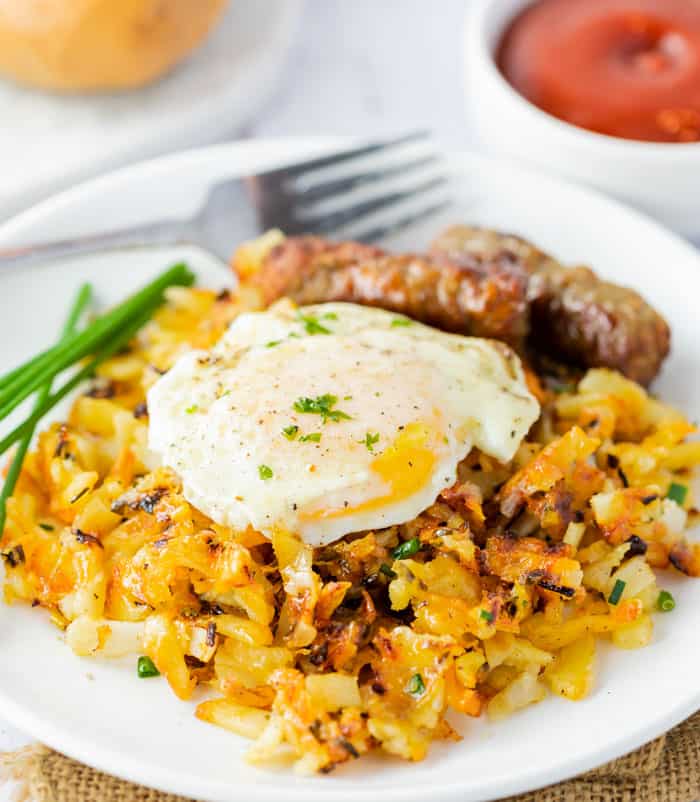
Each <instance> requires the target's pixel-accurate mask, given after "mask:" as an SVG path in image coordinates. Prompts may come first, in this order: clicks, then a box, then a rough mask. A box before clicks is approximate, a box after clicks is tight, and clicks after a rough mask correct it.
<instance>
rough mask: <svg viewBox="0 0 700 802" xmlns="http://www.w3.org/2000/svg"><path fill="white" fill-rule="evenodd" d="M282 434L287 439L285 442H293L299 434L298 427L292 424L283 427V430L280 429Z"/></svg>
mask: <svg viewBox="0 0 700 802" xmlns="http://www.w3.org/2000/svg"><path fill="white" fill-rule="evenodd" d="M282 434H283V435H284V436H285V437H286V438H287V440H294V438H295V437H296V436H297V435H298V434H299V427H298V426H295V425H294V424H293V423H292V424H291V425H290V426H285V427H284V429H282Z"/></svg>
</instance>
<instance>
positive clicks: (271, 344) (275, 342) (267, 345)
mask: <svg viewBox="0 0 700 802" xmlns="http://www.w3.org/2000/svg"><path fill="white" fill-rule="evenodd" d="M281 342H282V340H270V342H267V343H265V348H274V347H275V346H276V345H279V344H280V343H281Z"/></svg>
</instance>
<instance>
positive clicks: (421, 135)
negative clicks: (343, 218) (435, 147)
mask: <svg viewBox="0 0 700 802" xmlns="http://www.w3.org/2000/svg"><path fill="white" fill-rule="evenodd" d="M429 136H430V133H429V131H413V132H411V133H410V134H404V135H403V136H399V137H396V138H395V139H388V140H386V141H384V142H374V143H372V144H371V145H362V146H360V147H357V148H351V149H349V150H342V151H340V153H333V154H331V155H330V156H321V157H319V158H317V159H310V160H309V161H305V162H301V163H299V164H292V165H290V166H289V167H283V168H281V169H280V170H279V172H280V173H284V174H285V176H286V177H288V178H298V177H299V176H301V175H303V174H305V173H309V172H311V171H312V170H320V169H321V168H322V167H331V166H335V165H337V164H342V163H343V162H347V161H350V160H351V159H357V158H359V157H360V156H370V155H371V154H373V153H383V152H384V151H387V150H389V149H391V148H397V147H400V146H401V145H407V144H409V143H410V142H420V141H421V140H424V139H427V138H428V137H429ZM274 172H278V171H274Z"/></svg>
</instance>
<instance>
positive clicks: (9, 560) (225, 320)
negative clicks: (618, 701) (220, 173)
mask: <svg viewBox="0 0 700 802" xmlns="http://www.w3.org/2000/svg"><path fill="white" fill-rule="evenodd" d="M281 236H282V235H281V234H279V233H273V234H270V235H269V236H268V237H267V238H266V239H264V240H261V241H259V242H257V244H254V245H250V246H248V247H247V248H244V249H243V250H241V251H240V252H239V254H238V257H237V261H238V264H239V267H240V272H241V274H242V275H244V276H245V275H246V274H249V273H252V272H254V271H255V269H256V264H257V263H258V262H259V260H260V258H261V254H263V253H264V252H265V251H266V250H267V249H269V248H271V247H274V245H275V244H276V243H277V242H279V241H280V238H281ZM256 303H257V300H256V299H255V298H254V297H249V296H247V295H246V292H245V287H244V288H243V289H242V290H241V292H240V293H237V294H235V295H234V294H232V293H229V292H224V293H221V294H219V295H215V294H214V293H212V292H208V291H205V290H198V289H194V290H192V289H183V288H177V289H173V290H170V291H169V293H168V304H167V305H166V306H165V307H164V308H163V309H162V310H161V311H160V312H159V313H158V314H157V315H156V317H155V319H154V320H153V321H152V322H151V323H150V324H149V325H148V326H147V327H146V328H145V329H144V330H143V332H142V333H141V335H140V336H139V338H138V340H137V341H135V342H134V343H133V344H132V346H131V348H130V350H129V352H128V353H125V354H121V355H119V356H118V357H116V358H114V359H112V360H109V361H108V362H106V363H105V364H104V365H102V366H101V367H100V368H99V376H98V377H97V379H96V381H95V384H94V386H93V387H91V388H90V389H89V390H88V391H87V392H86V393H85V394H84V395H82V396H80V397H78V398H77V399H75V401H74V403H73V406H72V409H71V411H70V414H69V415H68V418H67V420H66V421H65V423H57V424H54V425H52V426H50V427H49V428H48V429H46V430H45V431H44V432H42V433H41V435H40V436H39V438H38V442H37V445H36V448H35V450H34V451H33V452H31V453H30V454H29V455H28V457H27V458H26V460H25V464H24V467H23V470H22V473H21V476H20V477H19V481H18V483H17V486H16V489H15V492H14V495H13V497H12V498H11V499H10V500H9V501H8V504H7V524H6V527H5V531H4V533H3V541H2V554H3V557H4V559H5V564H6V579H5V599H6V600H7V601H8V602H24V603H28V604H32V605H34V606H38V607H41V608H44V609H45V610H46V611H48V613H49V615H50V617H51V620H52V622H53V623H55V624H56V625H57V626H58V627H59V628H60V629H62V630H65V635H64V637H65V640H66V643H67V644H68V646H69V647H70V648H72V649H73V650H74V652H75V653H76V654H78V655H81V656H85V657H87V658H89V657H93V656H102V657H109V656H120V655H125V654H133V655H138V654H144V655H147V656H149V657H150V658H151V659H152V660H153V662H154V663H155V666H156V667H157V669H158V671H159V672H160V673H161V674H162V675H163V676H164V678H165V681H167V682H168V683H169V684H170V686H171V688H172V690H173V691H174V693H175V694H177V696H178V697H180V698H181V699H189V698H191V696H192V694H193V692H194V690H195V688H196V687H197V686H199V685H202V686H205V687H206V688H208V689H209V690H210V692H212V693H215V694H216V695H217V698H214V699H208V700H207V701H204V702H202V703H200V704H199V706H198V707H197V716H198V717H199V718H200V719H201V720H203V721H206V722H210V723H213V724H216V725H218V726H220V727H224V728H226V729H228V730H231V731H232V732H234V733H236V734H237V735H239V736H243V737H245V738H250V739H253V740H254V745H253V747H252V749H251V752H250V760H251V761H253V762H255V763H258V764H268V763H270V762H275V761H279V760H285V761H289V760H291V761H293V762H294V763H295V766H296V769H297V770H298V771H301V772H316V771H323V772H326V771H330V770H331V769H333V768H334V767H335V766H337V765H339V764H341V763H344V762H346V761H348V760H353V759H356V758H358V757H360V756H362V755H364V754H366V753H367V752H370V751H372V750H375V749H383V750H384V751H385V752H388V753H390V754H392V755H397V756H400V757H402V758H404V759H407V760H420V759H422V758H423V757H424V756H425V754H426V753H427V751H428V749H429V747H430V744H431V742H432V741H433V740H435V739H444V738H455V737H457V736H456V735H455V733H454V732H453V731H452V729H451V728H450V727H449V725H448V724H447V722H446V720H445V716H446V713H447V712H448V710H450V709H452V710H456V711H458V712H460V713H463V714H466V715H470V716H478V715H480V714H481V713H482V712H483V711H488V715H489V716H490V717H491V718H494V719H498V718H502V717H504V716H508V715H511V714H513V713H514V712H515V711H517V710H519V709H521V708H523V707H525V706H526V705H529V704H531V703H534V702H537V701H539V700H541V699H542V698H543V697H544V696H545V695H546V694H547V693H548V692H549V691H551V692H552V693H555V694H558V695H560V696H562V697H564V698H566V699H571V700H578V699H582V698H584V697H585V696H586V695H587V694H588V693H589V692H590V690H591V688H592V687H593V686H594V684H595V683H596V682H598V681H602V682H604V678H603V679H602V680H598V679H597V677H596V661H595V655H596V648H597V647H596V644H597V642H598V641H599V640H600V639H609V640H610V641H611V643H612V644H614V645H615V646H618V647H620V648H623V649H630V648H639V647H642V646H645V645H646V644H648V643H649V642H650V640H651V639H652V637H653V617H654V614H655V612H656V605H657V600H658V594H659V591H660V587H663V573H662V572H663V571H666V570H671V571H675V572H679V571H680V572H682V573H685V574H687V575H689V576H698V575H699V574H700V553H698V546H697V545H696V544H694V543H692V542H690V541H689V540H688V539H687V538H686V533H685V530H686V527H687V520H688V514H689V511H691V510H692V509H693V507H694V501H693V498H692V491H691V489H690V476H691V470H692V468H693V466H695V465H697V464H699V463H700V443H698V442H695V441H692V440H691V441H689V440H687V438H688V436H689V435H690V434H692V432H693V427H692V426H691V425H690V424H689V423H688V422H687V421H686V420H685V419H684V418H683V416H682V415H681V414H680V413H678V412H677V411H675V410H673V409H671V408H670V407H668V406H666V405H664V404H663V403H662V402H660V401H658V400H656V399H653V398H651V397H650V396H649V395H648V394H647V393H646V392H645V391H644V390H643V389H642V388H641V387H639V386H637V385H636V384H634V383H633V382H630V381H629V380H627V379H625V378H623V377H622V376H620V375H618V374H616V373H613V372H611V371H608V370H590V371H589V372H588V373H587V374H586V375H585V376H584V377H583V378H582V380H581V381H580V382H579V384H578V387H576V388H574V389H573V390H572V392H568V393H564V394H560V395H556V394H554V393H550V392H548V391H547V390H544V389H542V387H540V385H539V384H537V386H538V388H539V395H540V397H541V400H542V417H541V419H540V421H539V422H538V424H537V425H536V426H535V427H534V428H533V431H532V432H531V434H530V436H529V437H528V439H527V440H526V441H525V442H524V443H523V444H522V446H521V448H520V449H519V450H518V453H517V454H516V457H515V458H514V460H513V462H512V463H510V464H507V465H501V464H498V463H496V462H495V461H494V460H493V459H492V458H489V457H487V456H486V455H484V454H480V453H479V452H478V451H473V452H472V453H471V454H470V455H469V456H468V457H467V458H466V459H465V460H464V462H463V463H462V464H461V465H460V468H459V479H458V482H457V484H456V485H455V486H454V487H452V488H450V489H449V490H446V491H445V492H444V493H443V495H442V496H441V497H440V498H439V499H437V500H436V503H435V504H434V505H433V506H432V507H430V508H429V509H427V510H426V511H425V512H424V513H423V514H421V515H420V516H419V517H418V518H416V519H415V520H414V521H410V522H408V523H406V524H403V525H401V526H394V527H390V528H388V529H385V530H381V531H375V532H361V533H357V534H355V535H350V536H347V537H346V538H343V539H342V540H340V541H339V542H337V543H333V544H331V545H329V546H325V547H322V548H318V549H312V548H311V547H310V546H308V545H305V544H303V543H302V542H300V541H299V540H298V539H297V538H296V537H294V536H293V535H290V534H289V533H286V532H278V533H276V534H275V536H274V537H273V538H272V542H269V541H268V540H266V539H265V538H264V537H262V536H261V535H260V534H259V533H257V532H254V531H252V530H250V529H248V530H246V531H233V530H230V529H227V528H225V527H221V526H218V525H217V524H215V523H213V522H212V521H211V520H209V519H208V518H207V517H206V516H204V515H202V514H201V513H199V512H198V511H197V510H196V509H194V508H193V507H192V506H191V505H190V504H189V503H188V502H187V501H186V499H185V498H184V496H183V493H182V488H181V486H180V482H179V480H178V478H177V477H176V476H175V475H174V474H173V473H171V472H170V471H168V470H164V469H161V468H157V467H156V466H154V465H152V464H149V463H150V457H149V455H148V452H147V450H146V447H145V444H146V434H147V410H146V408H145V404H144V399H145V393H146V391H147V389H148V388H149V387H150V385H151V384H152V383H153V382H154V381H155V380H156V378H157V377H158V375H160V373H161V372H163V371H165V370H167V369H168V368H169V367H170V365H172V364H173V362H174V361H175V360H176V359H177V358H178V356H179V355H180V354H182V353H183V352H184V351H185V350H187V349H188V348H191V347H199V348H207V347H210V346H211V345H213V343H214V342H215V341H216V340H217V339H218V338H219V337H220V336H221V334H222V333H223V331H224V330H225V328H226V327H227V325H228V324H229V323H230V322H231V321H232V320H233V319H234V318H235V316H236V315H237V314H238V313H239V312H240V311H241V310H243V309H246V308H254V307H255V304H256ZM532 381H533V382H536V377H534V375H533V379H532ZM673 484H680V485H683V487H684V488H687V493H686V494H685V497H684V498H683V500H682V503H680V504H679V503H678V502H677V501H676V500H673V499H672V498H667V497H666V496H667V494H668V492H669V488H670V487H671V486H672V485H673ZM413 539H416V540H417V542H418V545H419V548H418V550H417V551H416V552H415V553H412V554H411V556H410V557H408V558H406V559H395V557H394V556H393V552H394V549H395V548H396V546H397V545H398V544H399V543H402V542H406V541H409V540H413ZM135 681H137V680H135Z"/></svg>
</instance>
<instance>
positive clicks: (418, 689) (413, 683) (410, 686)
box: [406, 674, 425, 696]
mask: <svg viewBox="0 0 700 802" xmlns="http://www.w3.org/2000/svg"><path fill="white" fill-rule="evenodd" d="M406 693H410V694H411V696H422V695H423V694H424V693H425V683H424V682H423V677H421V675H420V674H414V675H413V676H412V677H411V679H410V680H409V681H408V682H407V683H406Z"/></svg>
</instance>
